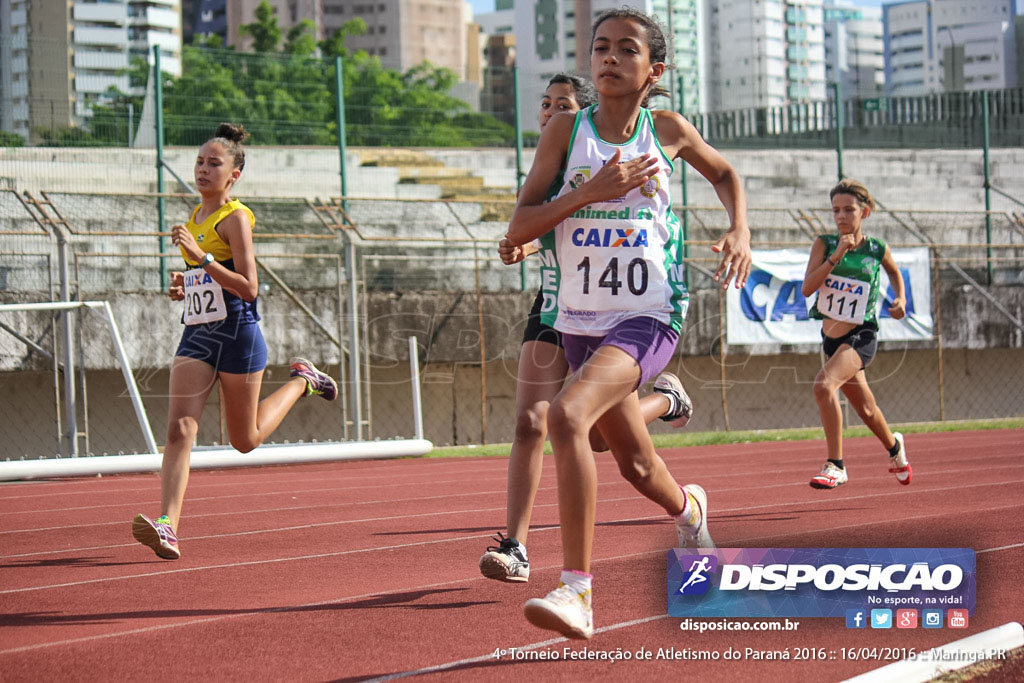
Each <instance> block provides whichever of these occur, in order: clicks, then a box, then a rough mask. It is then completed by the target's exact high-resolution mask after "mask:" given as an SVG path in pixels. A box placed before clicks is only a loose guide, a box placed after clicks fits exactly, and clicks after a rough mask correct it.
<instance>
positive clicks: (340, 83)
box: [334, 57, 348, 214]
mask: <svg viewBox="0 0 1024 683" xmlns="http://www.w3.org/2000/svg"><path fill="white" fill-rule="evenodd" d="M341 66H342V65H341V57H335V58H334V87H335V89H336V90H337V95H336V96H335V100H336V102H335V104H336V105H337V107H338V116H337V121H338V155H339V156H340V157H341V158H340V159H339V161H340V162H341V163H340V167H341V170H340V171H339V172H340V174H341V206H342V208H343V209H344V210H345V213H346V214H347V213H348V201H347V200H346V199H345V198H346V197H348V178H347V176H346V174H345V138H346V134H345V78H344V75H343V74H342V71H341Z"/></svg>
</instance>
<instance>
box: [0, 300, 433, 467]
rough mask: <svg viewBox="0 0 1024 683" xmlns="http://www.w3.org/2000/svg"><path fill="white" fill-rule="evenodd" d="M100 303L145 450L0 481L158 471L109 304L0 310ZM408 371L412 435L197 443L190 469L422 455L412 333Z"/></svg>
mask: <svg viewBox="0 0 1024 683" xmlns="http://www.w3.org/2000/svg"><path fill="white" fill-rule="evenodd" d="M80 307H86V308H102V309H103V310H104V311H105V312H106V315H107V321H108V323H109V324H110V327H111V332H112V333H113V336H114V339H115V340H116V341H115V345H116V346H117V352H118V356H119V358H120V360H121V370H122V372H123V373H125V381H126V382H127V383H128V391H129V392H130V393H131V396H132V403H133V404H134V405H135V411H136V415H137V416H138V417H139V421H140V424H142V425H143V431H144V433H145V434H146V445H147V446H148V447H149V448H150V450H151V452H150V453H141V454H133V455H102V456H89V457H72V458H40V459H38V460H26V459H21V460H8V461H4V462H0V481H14V480H20V479H37V478H42V477H84V476H96V475H103V474H128V473H137V472H158V471H160V467H161V464H162V462H163V455H162V454H161V453H160V452H159V449H158V448H157V446H156V442H155V440H154V439H153V432H152V430H151V429H150V426H149V419H148V417H147V416H146V411H145V408H143V406H142V400H141V398H140V397H139V392H138V387H137V386H136V385H135V378H134V376H133V375H132V373H131V368H130V367H129V365H128V358H127V356H126V355H125V353H124V347H123V346H122V344H121V336H120V333H119V332H118V329H117V323H116V322H115V321H114V315H113V312H112V311H111V310H110V304H109V303H108V302H106V301H78V302H70V303H66V302H52V303H42V304H4V305H0V311H10V310H61V309H70V308H80ZM409 372H410V380H411V382H412V403H413V429H414V431H415V438H412V439H390V440H387V441H348V442H331V441H326V442H313V443H298V444H266V445H263V446H260V447H259V448H257V449H255V450H253V451H251V452H249V453H239V452H238V451H236V450H235V449H233V448H197V449H195V450H194V451H193V452H192V454H191V457H190V460H189V462H190V466H191V467H192V469H219V468H226V467H254V466H260V465H288V464H297V463H308V462H324V461H333V460H367V459H376V458H404V457H409V456H417V455H426V454H427V453H429V452H430V451H431V450H433V448H434V444H433V443H431V442H430V441H428V440H427V439H425V438H423V402H422V399H421V395H420V376H419V355H418V353H417V340H416V337H409Z"/></svg>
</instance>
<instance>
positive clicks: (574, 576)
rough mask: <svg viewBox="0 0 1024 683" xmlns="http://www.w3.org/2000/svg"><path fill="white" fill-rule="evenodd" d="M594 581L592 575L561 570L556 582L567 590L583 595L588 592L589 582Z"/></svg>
mask: <svg viewBox="0 0 1024 683" xmlns="http://www.w3.org/2000/svg"><path fill="white" fill-rule="evenodd" d="M593 579H594V577H593V575H591V574H587V573H586V572H581V571H576V570H575V569H563V570H562V575H561V576H560V577H558V580H559V581H561V582H562V583H564V584H565V585H566V586H569V588H572V589H573V590H574V591H576V592H577V593H579V594H580V595H583V594H584V593H586V592H587V591H589V590H590V582H591V581H592V580H593Z"/></svg>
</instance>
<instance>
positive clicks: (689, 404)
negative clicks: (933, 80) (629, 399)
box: [654, 372, 693, 427]
mask: <svg viewBox="0 0 1024 683" xmlns="http://www.w3.org/2000/svg"><path fill="white" fill-rule="evenodd" d="M654 391H656V392H658V393H659V394H665V395H666V396H668V397H669V399H668V400H669V403H670V404H671V405H670V407H669V410H668V412H667V413H665V414H664V415H662V416H661V419H662V420H664V421H665V422H668V423H669V424H671V425H672V426H673V427H685V426H686V423H687V422H689V421H690V418H691V417H693V401H691V400H690V396H689V394H687V393H686V389H684V388H683V383H682V382H680V381H679V378H678V377H676V376H675V375H673V374H672V373H671V372H663V373H661V374H660V375H658V376H657V377H656V378H655V379H654Z"/></svg>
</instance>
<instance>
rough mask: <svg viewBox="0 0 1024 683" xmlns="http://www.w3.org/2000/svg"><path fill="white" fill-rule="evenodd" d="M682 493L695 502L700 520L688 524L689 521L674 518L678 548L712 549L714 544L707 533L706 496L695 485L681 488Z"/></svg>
mask: <svg viewBox="0 0 1024 683" xmlns="http://www.w3.org/2000/svg"><path fill="white" fill-rule="evenodd" d="M683 493H684V494H686V493H689V494H690V496H692V497H693V500H695V501H696V502H697V513H698V514H699V515H700V518H699V519H698V520H697V522H696V523H694V524H690V523H689V520H685V519H683V516H682V515H680V516H679V517H677V518H676V533H677V534H678V535H679V547H680V548H691V549H697V548H714V547H715V542H714V541H712V540H711V534H710V533H708V494H707V493H705V492H704V489H702V488H701V487H700V486H697V485H696V484H687V485H686V486H684V487H683Z"/></svg>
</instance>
